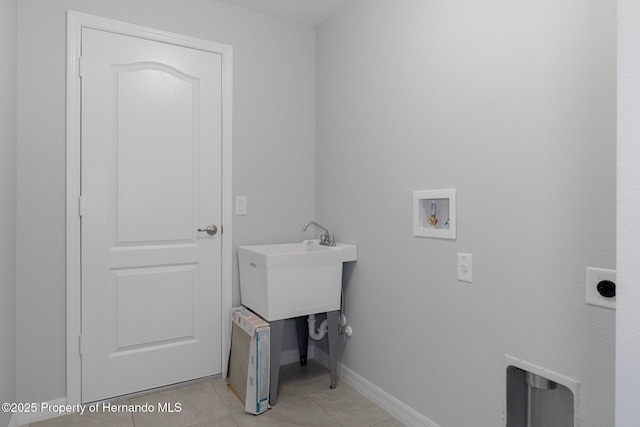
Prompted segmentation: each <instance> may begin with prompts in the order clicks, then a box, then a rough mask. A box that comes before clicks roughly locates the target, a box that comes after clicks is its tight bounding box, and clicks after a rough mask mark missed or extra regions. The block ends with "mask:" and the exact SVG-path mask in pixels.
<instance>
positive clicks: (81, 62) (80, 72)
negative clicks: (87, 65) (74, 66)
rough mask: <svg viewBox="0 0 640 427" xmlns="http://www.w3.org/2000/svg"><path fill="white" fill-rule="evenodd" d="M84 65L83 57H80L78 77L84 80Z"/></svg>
mask: <svg viewBox="0 0 640 427" xmlns="http://www.w3.org/2000/svg"><path fill="white" fill-rule="evenodd" d="M83 63H84V59H83V57H82V56H80V57H78V77H80V78H82V68H83V67H82V64H83Z"/></svg>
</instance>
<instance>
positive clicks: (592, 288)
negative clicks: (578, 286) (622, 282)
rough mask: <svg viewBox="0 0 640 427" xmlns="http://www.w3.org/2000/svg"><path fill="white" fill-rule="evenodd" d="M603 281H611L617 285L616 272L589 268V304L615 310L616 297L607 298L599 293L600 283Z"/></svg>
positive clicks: (587, 289) (587, 288)
mask: <svg viewBox="0 0 640 427" xmlns="http://www.w3.org/2000/svg"><path fill="white" fill-rule="evenodd" d="M602 280H611V281H612V282H613V283H616V271H615V270H607V269H604V268H593V267H587V286H586V293H587V298H586V299H587V304H590V305H594V306H597V307H604V308H609V309H611V310H615V309H616V297H612V298H606V297H603V296H602V295H600V294H599V293H598V283H600V282H601V281H602ZM616 287H617V283H616Z"/></svg>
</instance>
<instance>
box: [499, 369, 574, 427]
mask: <svg viewBox="0 0 640 427" xmlns="http://www.w3.org/2000/svg"><path fill="white" fill-rule="evenodd" d="M514 361H515V364H509V363H508V364H507V366H506V389H507V390H506V396H507V402H506V416H505V422H506V427H577V426H578V424H579V423H578V417H577V414H578V408H577V403H578V398H577V390H578V384H577V382H576V381H575V380H573V379H571V378H569V377H566V376H564V375H559V374H557V373H554V372H552V371H549V370H547V369H544V368H541V367H539V366H535V365H532V364H529V363H527V362H524V361H522V360H517V359H514ZM516 365H517V366H516Z"/></svg>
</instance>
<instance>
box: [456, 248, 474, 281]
mask: <svg viewBox="0 0 640 427" xmlns="http://www.w3.org/2000/svg"><path fill="white" fill-rule="evenodd" d="M472 273H473V263H472V259H471V254H461V253H459V254H458V280H459V281H461V282H469V283H471V281H472V279H473V274H472Z"/></svg>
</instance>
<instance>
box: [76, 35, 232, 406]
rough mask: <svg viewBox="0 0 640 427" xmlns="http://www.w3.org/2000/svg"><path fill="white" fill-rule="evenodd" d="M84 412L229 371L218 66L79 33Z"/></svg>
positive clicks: (207, 56)
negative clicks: (225, 367)
mask: <svg viewBox="0 0 640 427" xmlns="http://www.w3.org/2000/svg"><path fill="white" fill-rule="evenodd" d="M81 49H82V58H81V78H82V119H81V120H82V131H81V139H82V154H81V155H82V165H81V169H82V170H81V186H82V188H81V193H82V197H81V205H82V206H81V215H82V217H81V227H82V230H81V234H82V309H81V310H82V314H81V317H82V326H81V327H82V336H81V341H82V343H81V354H82V356H81V357H82V374H81V375H82V391H81V393H82V401H83V402H91V401H96V400H101V399H105V398H109V397H113V396H118V395H122V394H126V393H131V392H135V391H140V390H146V389H150V388H153V387H158V386H162V385H167V384H172V383H176V382H180V381H185V380H190V379H194V378H199V377H203V376H208V375H214V374H219V373H221V371H222V360H221V342H222V340H221V332H222V331H221V329H222V325H221V314H222V313H221V241H222V239H221V236H220V232H218V233H217V234H214V235H210V234H208V233H206V232H198V231H197V229H199V228H205V227H207V226H209V225H215V226H217V227H220V224H221V215H222V214H221V184H222V183H221V133H222V131H221V128H222V123H221V120H222V118H221V115H222V114H221V105H222V101H221V100H222V98H221V96H222V93H221V56H220V55H218V54H215V53H211V52H205V51H202V50H198V49H193V48H187V47H181V46H176V45H172V44H167V43H161V42H158V41H150V40H145V39H140V38H135V37H130V36H124V35H119V34H114V33H111V32H106V31H99V30H94V29H88V28H83V29H82V48H81Z"/></svg>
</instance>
